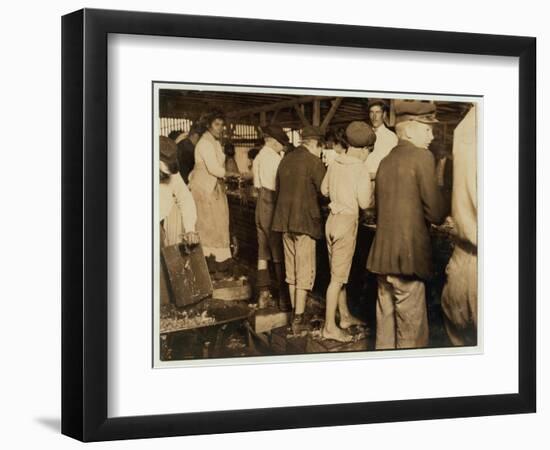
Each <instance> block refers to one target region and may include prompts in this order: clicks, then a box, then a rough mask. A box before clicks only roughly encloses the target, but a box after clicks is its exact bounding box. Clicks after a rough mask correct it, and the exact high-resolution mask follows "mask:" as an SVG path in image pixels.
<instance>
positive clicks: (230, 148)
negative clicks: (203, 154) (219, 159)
mask: <svg viewBox="0 0 550 450" xmlns="http://www.w3.org/2000/svg"><path fill="white" fill-rule="evenodd" d="M223 152H224V153H225V156H229V157H230V158H233V157H234V156H235V146H234V145H233V144H232V143H231V142H226V144H225V145H224V146H223Z"/></svg>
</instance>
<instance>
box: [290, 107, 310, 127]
mask: <svg viewBox="0 0 550 450" xmlns="http://www.w3.org/2000/svg"><path fill="white" fill-rule="evenodd" d="M301 107H303V105H294V109H295V110H296V114H298V117H299V118H300V120H301V121H302V125H303V126H304V127H307V126H309V125H310V123H309V120H307V117H306V115H305V114H304V111H303V109H302V108H301Z"/></svg>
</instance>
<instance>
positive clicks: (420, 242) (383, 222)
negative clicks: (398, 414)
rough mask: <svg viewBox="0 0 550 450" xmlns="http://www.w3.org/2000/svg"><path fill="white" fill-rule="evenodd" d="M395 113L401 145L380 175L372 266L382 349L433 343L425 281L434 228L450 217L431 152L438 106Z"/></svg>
mask: <svg viewBox="0 0 550 450" xmlns="http://www.w3.org/2000/svg"><path fill="white" fill-rule="evenodd" d="M395 111H396V115H397V117H396V127H395V129H396V132H397V135H398V137H399V142H398V145H397V147H395V148H394V149H393V150H392V151H391V152H390V154H389V155H388V156H386V157H385V158H384V159H383V160H382V162H381V163H380V167H379V168H378V173H377V175H376V189H375V196H376V211H377V228H376V235H375V238H374V242H373V244H372V247H371V250H370V253H369V258H368V262H367V269H368V270H370V271H371V272H373V273H376V274H378V299H377V305H376V348H377V349H390V348H417V347H425V346H426V345H428V317H427V308H426V298H425V287H424V281H425V280H428V279H430V278H431V277H432V271H433V269H432V249H431V240H430V232H429V228H428V227H429V224H430V223H432V224H441V223H442V222H443V221H444V219H445V216H446V211H445V208H444V202H443V197H442V195H441V192H440V191H439V187H438V185H437V177H436V174H435V162H434V157H433V155H432V153H431V152H430V151H429V150H428V146H429V144H430V142H431V141H432V140H433V132H432V125H433V123H435V122H437V120H436V118H435V105H434V104H433V103H427V102H421V101H412V100H411V101H405V100H401V101H397V100H396V102H395Z"/></svg>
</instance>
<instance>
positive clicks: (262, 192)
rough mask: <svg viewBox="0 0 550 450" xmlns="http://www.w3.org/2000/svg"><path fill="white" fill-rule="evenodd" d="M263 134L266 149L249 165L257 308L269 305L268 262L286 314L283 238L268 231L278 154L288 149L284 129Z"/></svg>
mask: <svg viewBox="0 0 550 450" xmlns="http://www.w3.org/2000/svg"><path fill="white" fill-rule="evenodd" d="M262 132H263V134H264V138H265V145H264V146H263V147H262V149H261V150H260V152H259V153H258V155H257V156H256V158H255V159H254V162H253V164H252V172H253V174H254V187H255V188H256V189H257V192H258V198H257V202H256V217H255V220H256V231H257V234H258V274H257V279H256V287H257V290H258V308H260V309H261V308H265V307H267V306H269V303H270V299H271V292H270V288H271V277H270V275H269V268H268V262H269V261H271V262H272V263H273V269H274V272H275V276H276V278H277V286H278V288H279V308H280V309H281V310H283V311H289V310H290V305H289V304H288V301H287V299H286V293H287V289H286V285H285V282H284V277H283V273H284V271H283V266H282V261H283V247H282V236H281V233H278V232H276V231H273V230H272V229H271V223H272V222H273V212H274V210H275V201H276V190H277V169H278V168H279V163H280V162H281V159H282V153H281V152H282V151H283V150H284V148H285V147H286V146H287V145H288V143H289V139H288V136H287V135H286V133H285V132H284V131H283V129H282V128H281V127H279V126H276V125H270V126H267V127H264V128H262Z"/></svg>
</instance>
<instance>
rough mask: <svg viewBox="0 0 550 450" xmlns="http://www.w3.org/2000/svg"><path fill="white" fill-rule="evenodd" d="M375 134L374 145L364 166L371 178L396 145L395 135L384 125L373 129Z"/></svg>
mask: <svg viewBox="0 0 550 450" xmlns="http://www.w3.org/2000/svg"><path fill="white" fill-rule="evenodd" d="M373 130H374V133H375V134H376V142H375V143H374V150H373V151H372V152H371V153H370V154H369V156H368V157H367V160H366V161H365V165H366V166H367V170H368V171H369V173H370V174H371V178H373V176H375V175H376V172H378V166H379V165H380V163H381V162H382V160H383V159H384V158H385V157H386V156H388V154H389V153H390V152H391V151H392V149H393V148H394V147H395V146H396V145H397V135H396V134H395V133H394V132H393V131H390V130H388V129H387V128H386V125H384V124H382V125H380V126H379V127H378V128H373Z"/></svg>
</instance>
